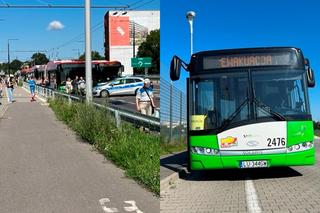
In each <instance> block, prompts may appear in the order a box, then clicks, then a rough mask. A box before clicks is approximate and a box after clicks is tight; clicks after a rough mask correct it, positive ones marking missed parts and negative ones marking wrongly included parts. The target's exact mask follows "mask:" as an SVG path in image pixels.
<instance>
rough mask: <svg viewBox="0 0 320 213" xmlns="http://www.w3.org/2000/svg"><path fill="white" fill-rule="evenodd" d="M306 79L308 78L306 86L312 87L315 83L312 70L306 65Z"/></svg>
mask: <svg viewBox="0 0 320 213" xmlns="http://www.w3.org/2000/svg"><path fill="white" fill-rule="evenodd" d="M307 80H308V87H314V86H315V84H316V82H315V81H316V80H315V78H314V73H313V70H312V69H311V68H310V67H308V69H307Z"/></svg>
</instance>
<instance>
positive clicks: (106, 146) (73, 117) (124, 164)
mask: <svg viewBox="0 0 320 213" xmlns="http://www.w3.org/2000/svg"><path fill="white" fill-rule="evenodd" d="M49 103H50V107H51V108H52V109H53V111H54V112H55V114H56V116H57V118H58V119H59V120H62V121H63V122H65V123H66V124H67V125H68V126H69V127H70V128H71V129H73V130H74V131H75V132H77V133H78V134H79V135H80V136H81V137H82V138H83V139H85V140H86V141H88V142H89V143H90V144H93V145H94V147H96V148H97V149H98V150H99V151H100V152H101V153H102V154H104V155H105V156H106V157H107V158H108V159H110V160H111V161H113V162H114V163H115V164H116V165H118V166H119V167H121V168H122V169H124V170H125V173H126V175H127V176H128V177H132V178H133V179H135V180H136V181H138V182H139V183H142V184H144V185H145V186H146V187H147V188H149V189H150V190H152V191H153V192H155V193H156V194H158V195H159V193H160V169H159V168H160V163H159V159H160V154H159V145H160V138H159V136H155V135H152V134H146V133H143V132H140V131H139V130H138V129H136V128H135V127H133V126H132V125H131V124H128V123H125V122H122V126H121V128H117V127H116V122H115V120H114V117H113V116H112V115H111V114H110V113H108V112H107V111H105V110H103V109H97V108H96V107H94V106H92V105H87V104H83V103H76V104H71V105H70V104H68V103H67V102H66V101H65V100H63V99H55V100H49Z"/></svg>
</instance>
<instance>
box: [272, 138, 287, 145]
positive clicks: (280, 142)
mask: <svg viewBox="0 0 320 213" xmlns="http://www.w3.org/2000/svg"><path fill="white" fill-rule="evenodd" d="M267 141H268V146H269V147H278V146H284V145H286V139H285V138H268V139H267Z"/></svg>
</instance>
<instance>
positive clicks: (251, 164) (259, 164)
mask: <svg viewBox="0 0 320 213" xmlns="http://www.w3.org/2000/svg"><path fill="white" fill-rule="evenodd" d="M264 167H268V161H266V160H252V161H241V162H240V168H242V169H244V168H264Z"/></svg>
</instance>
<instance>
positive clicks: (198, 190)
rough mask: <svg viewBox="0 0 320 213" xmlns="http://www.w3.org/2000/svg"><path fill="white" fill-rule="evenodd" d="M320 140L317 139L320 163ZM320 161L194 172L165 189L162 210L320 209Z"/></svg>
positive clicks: (167, 212)
mask: <svg viewBox="0 0 320 213" xmlns="http://www.w3.org/2000/svg"><path fill="white" fill-rule="evenodd" d="M319 142H320V140H319V139H316V141H315V144H316V150H317V161H318V162H319V154H320V153H319V152H320V151H319V150H320V149H319V148H320V145H319ZM319 197H320V164H319V163H317V164H316V165H314V166H305V167H283V168H270V169H251V170H216V171H209V172H194V173H192V174H190V175H187V176H186V177H185V178H184V179H179V180H178V181H177V182H176V183H175V184H173V185H171V187H170V188H168V189H167V190H165V191H162V192H161V199H160V206H161V207H160V209H161V212H165V213H170V212H188V213H191V212H250V213H253V212H254V213H256V212H257V213H259V212H294V213H295V212H320V199H319Z"/></svg>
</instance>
